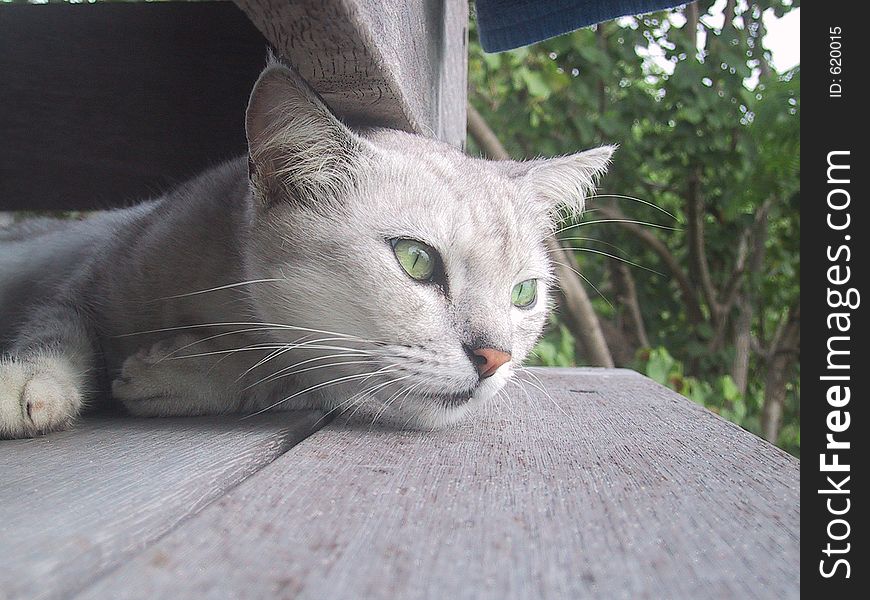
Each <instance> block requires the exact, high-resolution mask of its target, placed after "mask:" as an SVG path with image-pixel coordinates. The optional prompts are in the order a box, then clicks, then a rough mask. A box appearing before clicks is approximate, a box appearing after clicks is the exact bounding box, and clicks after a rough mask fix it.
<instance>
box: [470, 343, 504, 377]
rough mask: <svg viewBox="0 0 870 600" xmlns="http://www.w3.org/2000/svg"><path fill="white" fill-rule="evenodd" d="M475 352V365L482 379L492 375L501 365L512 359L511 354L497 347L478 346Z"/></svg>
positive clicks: (473, 351) (473, 352)
mask: <svg viewBox="0 0 870 600" xmlns="http://www.w3.org/2000/svg"><path fill="white" fill-rule="evenodd" d="M471 353H472V354H474V366H475V367H476V368H477V372H478V373H479V374H480V378H481V379H486V378H487V377H492V376H493V375H494V374H495V372H496V371H497V370H498V368H499V367H500V366H502V365H503V364H505V363H506V362H507V361H509V360H510V359H511V355H510V354H508V353H507V352H502V351H501V350H496V349H495V348H477V349H475V350H472V351H471Z"/></svg>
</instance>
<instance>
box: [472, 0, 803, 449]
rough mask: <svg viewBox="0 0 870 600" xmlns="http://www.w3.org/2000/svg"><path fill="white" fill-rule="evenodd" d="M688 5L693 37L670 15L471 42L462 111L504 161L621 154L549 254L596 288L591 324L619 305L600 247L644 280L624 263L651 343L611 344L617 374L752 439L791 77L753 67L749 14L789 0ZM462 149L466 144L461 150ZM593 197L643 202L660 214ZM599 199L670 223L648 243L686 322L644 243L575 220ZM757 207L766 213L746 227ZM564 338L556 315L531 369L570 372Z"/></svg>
mask: <svg viewBox="0 0 870 600" xmlns="http://www.w3.org/2000/svg"><path fill="white" fill-rule="evenodd" d="M699 4H700V7H699V8H700V13H701V19H700V20H699V23H698V34H699V35H698V37H696V35H695V34H694V33H693V32H691V31H688V30H689V29H690V27H687V25H686V19H685V18H684V17H683V16H682V13H680V14H676V13H675V12H663V13H657V14H653V15H647V16H644V17H640V18H626V19H620V20H619V21H618V22H610V23H605V24H602V25H599V26H598V28H597V29H584V30H580V31H576V32H574V33H572V34H568V35H564V36H560V37H557V38H554V39H551V40H547V41H545V42H542V43H539V44H536V45H534V46H531V47H527V48H521V49H518V50H515V51H511V52H506V53H502V54H484V53H483V52H482V51H481V50H480V47H479V46H478V44H477V43H476V41H475V39H474V32H473V31H472V43H471V54H470V60H469V80H470V100H471V102H472V104H474V106H475V107H476V108H477V109H478V110H479V111H480V113H481V114H482V115H483V117H484V118H485V119H486V120H487V121H488V122H489V123H490V125H491V126H492V127H493V129H494V130H495V132H496V133H497V134H498V136H499V138H500V139H501V140H502V142H503V143H504V144H505V146H506V148H507V149H508V151H509V152H511V153H512V154H513V155H514V156H518V157H522V156H526V157H531V156H539V155H557V154H566V153H570V152H575V151H577V150H578V149H581V148H586V147H590V146H594V145H597V144H601V143H618V144H619V145H620V149H619V151H618V152H617V154H616V155H615V158H614V163H613V166H612V168H611V171H610V173H609V174H608V176H607V177H606V178H605V179H604V181H603V182H602V190H601V192H600V196H599V197H598V198H593V199H591V201H590V203H589V206H590V210H589V211H588V213H587V216H586V217H585V219H584V220H583V221H581V222H580V223H579V226H577V227H574V228H572V229H570V230H569V231H568V232H566V233H564V234H562V239H563V243H564V244H566V245H570V246H572V247H573V248H574V249H575V250H576V251H575V252H574V254H575V255H576V258H577V265H576V268H577V269H578V270H579V271H580V272H581V273H583V275H584V276H585V277H586V278H587V279H588V280H589V282H591V284H594V286H595V287H596V288H597V289H598V290H600V294H599V293H598V292H596V291H595V290H593V289H590V290H589V292H590V294H591V295H593V296H594V298H595V299H594V301H593V302H594V305H595V308H596V310H597V311H598V313H599V315H600V317H601V318H602V319H605V320H607V321H608V322H611V323H613V324H614V327H615V328H617V329H618V328H619V327H620V324H622V323H624V321H625V318H626V317H625V311H624V307H623V306H621V305H620V303H619V302H618V300H617V299H616V298H615V294H617V293H618V291H619V290H618V289H617V285H616V281H615V280H614V275H613V261H612V260H611V259H609V258H607V257H606V256H603V255H602V254H600V253H601V252H606V253H608V254H613V255H618V256H621V257H624V258H626V259H628V260H630V261H632V262H633V263H637V264H639V265H641V266H642V267H645V268H648V269H651V270H653V271H656V272H658V273H654V272H650V271H647V270H644V269H641V268H636V267H632V268H631V274H632V277H633V279H634V283H635V287H636V293H637V301H638V305H639V307H640V312H641V313H642V316H643V321H644V324H645V329H646V332H647V334H648V339H649V345H650V346H651V348H643V347H641V346H640V345H639V344H638V343H636V342H635V343H633V344H628V346H629V347H628V348H627V349H626V352H625V354H626V355H627V356H629V357H635V359H634V362H632V361H631V359H630V358H629V360H627V361H623V364H626V365H627V366H633V367H634V368H637V369H639V370H641V371H642V372H646V373H647V374H649V375H650V376H651V377H652V378H653V379H656V380H657V381H660V382H661V383H663V384H665V385H668V386H670V387H672V388H674V389H676V390H677V391H679V392H681V393H683V394H685V395H686V396H688V397H690V398H692V399H693V400H695V401H697V402H699V403H701V404H703V405H704V406H707V407H708V408H710V409H712V410H714V411H716V412H718V413H719V414H721V415H722V416H723V417H725V418H728V419H731V420H732V421H734V422H736V423H738V424H740V425H742V426H743V427H746V428H747V429H749V430H751V431H754V432H756V433H760V432H761V429H762V427H761V412H762V410H761V409H762V406H763V404H764V393H765V391H764V385H765V383H764V382H765V374H766V368H767V364H768V362H769V354H768V353H766V352H765V349H769V347H770V345H771V344H772V343H774V338H775V332H776V330H777V328H778V327H780V326H781V325H782V324H783V322H784V320H785V319H786V318H787V315H788V310H789V307H792V308H794V306H795V305H796V304H797V303H798V302H799V297H800V289H799V281H800V255H799V240H800V220H799V212H798V206H799V174H800V129H799V123H800V69H799V68H796V69H793V70H792V71H790V72H788V73H783V74H780V73H776V72H775V71H774V70H773V69H772V68H771V67H770V64H769V55H768V54H767V53H766V51H765V50H764V48H763V35H764V26H763V22H762V19H761V17H762V14H763V12H764V11H765V10H773V11H774V12H776V13H777V14H779V15H781V14H784V13H785V12H787V11H788V10H791V9H792V8H794V7H795V6H797V3H795V2H791V3H786V2H777V1H766V2H753V3H750V4H746V3H743V2H737V14H736V18H735V19H734V21H733V22H732V23H725V25H724V26H723V28H722V29H716V28H714V27H712V26H710V25H709V24H708V23H710V22H713V20H712V19H710V18H709V16H705V12H706V11H708V10H709V9H710V7H711V6H712V4H713V3H712V2H710V1H708V2H701V3H699ZM701 40H702V41H701ZM652 56H655V57H657V58H656V59H653V58H651V57H652ZM469 147H470V149H471V151H472V152H473V151H475V150H476V148H475V146H474V144H473V141H471V140H470V141H469ZM693 185H694V186H695V187H694V188H693V187H692V186H693ZM608 194H618V195H625V196H632V197H636V198H639V199H642V200H643V201H645V202H649V203H652V204H654V205H655V206H658V207H660V208H662V209H664V210H666V211H668V212H669V213H671V214H672V215H674V216H675V217H676V220H671V219H670V217H667V216H665V215H664V214H663V213H661V212H660V211H657V210H655V209H653V208H651V207H650V206H648V205H646V204H642V203H630V202H629V201H626V200H614V199H612V198H608V197H607V195H608ZM693 194H697V196H696V197H697V198H698V199H699V201H700V204H701V207H702V213H701V217H700V223H701V228H702V233H703V237H702V244H703V257H702V259H698V256H697V253H693V252H692V250H691V249H690V243H689V242H690V239H691V238H690V233H691V230H690V226H689V219H690V216H691V213H690V201H691V199H692V197H693ZM599 205H600V206H608V207H614V206H618V207H619V208H620V210H621V211H622V212H623V213H625V214H626V215H627V216H628V218H631V219H635V220H640V221H646V222H652V223H655V224H658V225H662V226H665V227H668V228H673V229H658V228H648V231H650V232H652V233H653V234H654V235H655V236H656V237H657V238H658V239H659V240H660V241H662V242H664V244H665V245H666V247H667V249H668V251H669V252H670V254H671V255H672V257H673V259H674V261H675V262H676V263H677V264H678V265H679V267H680V269H681V270H682V271H683V272H684V273H685V276H686V279H688V280H689V281H690V283H691V288H692V291H693V292H694V294H696V295H697V298H696V302H697V310H696V311H695V312H694V313H693V311H692V310H690V306H689V305H688V304H687V299H686V298H685V297H684V293H683V291H682V290H681V288H680V287H679V285H678V281H677V279H676V277H674V276H673V272H672V271H670V270H669V267H668V266H667V265H666V264H664V263H663V260H662V258H661V256H660V255H659V254H657V253H656V252H654V251H652V250H651V248H650V246H649V244H645V243H643V241H642V240H640V239H639V238H638V236H637V235H634V234H632V233H631V232H630V231H628V230H626V229H625V228H622V227H620V226H619V225H616V224H613V223H601V224H591V225H586V224H584V222H589V221H595V220H599V219H598V218H597V217H598V215H596V214H595V212H594V211H595V209H596V207H597V206H599ZM765 206H766V207H767V210H768V211H769V212H768V216H767V219H766V221H761V226H757V227H756V229H758V230H760V231H758V232H756V231H754V230H753V227H754V226H755V223H756V220H757V218H758V217H757V215H758V214H759V212H760V211H762V210H763V207H765ZM765 224H766V226H764V225H765ZM569 238H570V239H569ZM741 240H743V242H745V244H744V246H745V247H744V248H743V251H745V254H746V255H745V256H744V259H745V260H744V261H743V262H744V268H743V269H742V270H741V269H739V268H738V266H739V264H740V262H741V258H740V256H741V251H742V250H741ZM586 249H589V250H592V251H584V250H586ZM747 256H748V258H747ZM701 260H703V262H704V263H705V264H706V266H707V268H708V271H709V274H710V277H709V279H710V286H711V287H712V288H713V291H714V296H715V300H714V301H715V303H716V304H721V305H722V306H723V307H724V308H723V311H724V313H723V314H721V315H717V314H714V312H715V309H716V306H711V304H710V301H709V298H708V297H707V295H706V294H704V293H703V286H702V285H701V283H702V277H701V274H700V273H699V264H701ZM753 261H754V262H753ZM734 281H736V285H735V286H734V289H735V294H734V296H735V298H737V299H739V300H743V301H744V304H745V305H748V306H750V309H751V326H750V333H751V338H752V348H753V350H752V352H751V355H750V359H749V363H748V365H749V377H748V382H747V384H746V389H745V392H743V393H741V390H740V389H739V388H738V387H737V385H735V381H734V379H733V378H732V369H733V364H734V363H735V360H736V359H735V357H736V356H737V354H736V350H735V339H736V332H737V325H736V323H737V321H738V318H737V317H738V315H739V310H740V308H739V306H740V303H739V302H732V303H729V302H728V296H729V294H728V293H727V292H728V290H729V289H731V287H732V282H734ZM611 329H612V328H611ZM611 329H608V331H610V330H611ZM575 336H582V332H574V335H572V333H571V332H570V331H569V330H568V328H567V327H566V326H565V325H564V324H562V323H561V322H558V321H557V322H556V323H555V324H554V326H553V328H552V330H551V331H550V333H548V334H547V336H546V337H545V338H544V340H543V341H542V342H541V345H540V346H539V348H538V349H537V353H536V354H537V357H536V358H535V359H533V362H536V363H538V364H548V365H568V364H576V363H582V352H581V351H579V350H575V349H574V346H573V344H572V342H573V338H574V337H575ZM717 336H718V337H719V338H721V339H717ZM608 341H609V343H612V344H614V345H618V344H620V343H623V342H620V341H618V340H617V341H611V340H610V339H609V340H608ZM580 347H581V348H582V343H581V344H580ZM612 349H613V348H612ZM798 356H799V354H796V355H795V359H794V360H793V361H792V364H791V366H790V367H789V368H790V369H792V370H793V371H794V380H793V381H792V383H790V384H789V386H788V388H787V403H786V405H785V407H784V421H783V425H782V428H781V429H780V436H779V440H778V443H779V444H780V445H782V446H783V447H784V448H786V449H788V450H789V451H790V452H793V453H795V454H797V453H798V452H799V448H800V434H799V430H800V408H799V407H800V385H799V379H798V366H797V364H798V361H797V357H798Z"/></svg>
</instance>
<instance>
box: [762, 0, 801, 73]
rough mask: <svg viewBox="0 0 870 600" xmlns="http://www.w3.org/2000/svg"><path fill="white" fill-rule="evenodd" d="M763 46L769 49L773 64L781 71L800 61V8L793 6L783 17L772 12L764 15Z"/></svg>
mask: <svg viewBox="0 0 870 600" xmlns="http://www.w3.org/2000/svg"><path fill="white" fill-rule="evenodd" d="M764 26H765V27H766V28H767V35H766V36H764V46H765V47H766V48H767V49H768V50H770V53H771V55H772V57H773V66H774V67H775V68H776V70H777V71H779V72H780V73H782V72H783V71H787V70H789V69H791V68H792V67H794V66H795V65H799V64H800V62H801V9H800V8H795V9H794V10H792V11H791V12H789V13H787V14H786V15H785V16H784V17H783V18H781V19H777V18H776V17H775V16H773V12H769V13H768V14H766V15H764Z"/></svg>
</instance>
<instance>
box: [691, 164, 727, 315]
mask: <svg viewBox="0 0 870 600" xmlns="http://www.w3.org/2000/svg"><path fill="white" fill-rule="evenodd" d="M687 195H688V197H687V198H686V202H687V210H686V215H687V219H688V223H687V233H688V238H689V258H690V259H691V266H692V269H691V272H692V273H693V274H694V275H695V278H696V279H697V280H698V281H699V282H700V284H701V291H702V292H703V294H704V301H705V302H706V303H707V307H708V308H709V309H710V315H711V316H712V317H713V322H714V323H716V324H718V323H719V321H720V319H721V315H722V307H721V306H720V305H719V294H718V292H717V291H716V287H715V286H714V285H713V279H712V277H711V276H710V265H709V263H708V262H707V248H706V244H705V239H704V201H703V200H702V198H701V181H700V176H699V174H698V169H697V168H695V170H693V172H692V174H691V175H690V176H689V184H688V189H687Z"/></svg>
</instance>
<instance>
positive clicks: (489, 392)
mask: <svg viewBox="0 0 870 600" xmlns="http://www.w3.org/2000/svg"><path fill="white" fill-rule="evenodd" d="M505 383H506V378H505V379H502V378H499V380H493V381H491V382H487V384H486V385H482V386H480V387H478V388H477V389H476V390H475V391H474V392H473V393H471V394H469V393H464V394H463V393H460V394H445V395H444V396H440V397H431V396H430V397H427V398H425V399H421V401H420V403H419V404H418V405H417V406H415V407H413V408H411V407H408V408H407V409H406V410H404V411H397V414H393V415H390V416H389V417H388V421H389V423H390V424H391V425H398V426H401V427H402V428H403V429H421V430H431V429H443V428H445V427H450V426H451V425H455V424H458V423H461V422H463V421H466V420H467V419H468V418H470V416H471V415H473V414H474V413H475V412H477V411H478V410H479V409H480V407H481V406H483V405H484V404H485V403H487V402H490V401H491V400H492V398H493V397H494V396H495V395H496V394H497V393H498V392H499V390H501V388H502V387H504V384H505Z"/></svg>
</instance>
